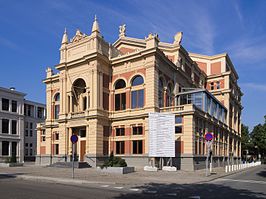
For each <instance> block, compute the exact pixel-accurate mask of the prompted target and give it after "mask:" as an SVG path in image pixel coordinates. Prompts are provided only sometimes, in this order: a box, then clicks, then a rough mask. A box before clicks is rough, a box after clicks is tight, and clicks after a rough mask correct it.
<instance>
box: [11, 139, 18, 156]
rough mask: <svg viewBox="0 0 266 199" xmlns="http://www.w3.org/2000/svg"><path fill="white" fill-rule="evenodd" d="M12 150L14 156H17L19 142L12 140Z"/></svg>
mask: <svg viewBox="0 0 266 199" xmlns="http://www.w3.org/2000/svg"><path fill="white" fill-rule="evenodd" d="M11 152H12V156H14V157H16V156H17V142H12V145H11Z"/></svg>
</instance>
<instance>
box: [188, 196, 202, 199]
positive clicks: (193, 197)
mask: <svg viewBox="0 0 266 199" xmlns="http://www.w3.org/2000/svg"><path fill="white" fill-rule="evenodd" d="M189 198H191V199H200V196H190V197H189Z"/></svg>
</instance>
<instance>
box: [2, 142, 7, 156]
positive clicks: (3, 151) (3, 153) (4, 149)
mask: <svg viewBox="0 0 266 199" xmlns="http://www.w3.org/2000/svg"><path fill="white" fill-rule="evenodd" d="M2 155H9V142H7V141H2Z"/></svg>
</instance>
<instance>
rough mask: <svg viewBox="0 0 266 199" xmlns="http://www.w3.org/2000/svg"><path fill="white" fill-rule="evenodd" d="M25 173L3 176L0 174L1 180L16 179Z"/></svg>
mask: <svg viewBox="0 0 266 199" xmlns="http://www.w3.org/2000/svg"><path fill="white" fill-rule="evenodd" d="M23 174H24V173H12V174H7V173H5V174H2V173H0V180H2V179H8V178H16V177H17V176H18V175H23Z"/></svg>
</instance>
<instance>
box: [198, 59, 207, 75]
mask: <svg viewBox="0 0 266 199" xmlns="http://www.w3.org/2000/svg"><path fill="white" fill-rule="evenodd" d="M196 63H197V64H198V66H199V68H200V69H201V70H202V71H203V72H204V73H205V74H207V63H203V62H196Z"/></svg>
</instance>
